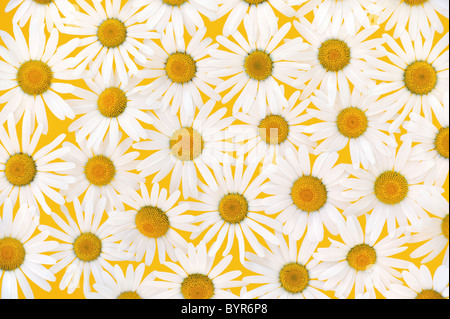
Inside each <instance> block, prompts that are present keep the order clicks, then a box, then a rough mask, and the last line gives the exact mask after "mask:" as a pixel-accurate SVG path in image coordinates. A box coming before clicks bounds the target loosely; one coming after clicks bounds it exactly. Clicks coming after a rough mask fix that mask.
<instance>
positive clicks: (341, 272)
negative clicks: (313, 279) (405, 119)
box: [313, 216, 411, 298]
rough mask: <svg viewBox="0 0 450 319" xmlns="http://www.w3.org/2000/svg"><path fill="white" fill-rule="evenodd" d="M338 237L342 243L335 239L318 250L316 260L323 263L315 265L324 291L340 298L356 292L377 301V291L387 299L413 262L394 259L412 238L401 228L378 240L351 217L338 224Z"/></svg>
mask: <svg viewBox="0 0 450 319" xmlns="http://www.w3.org/2000/svg"><path fill="white" fill-rule="evenodd" d="M339 235H340V237H341V238H342V240H343V242H339V241H335V240H332V242H331V245H330V246H329V247H326V248H317V253H315V254H313V257H314V259H317V260H318V261H321V263H320V264H319V265H317V266H316V268H315V269H316V272H317V274H318V279H319V280H324V281H325V283H324V285H323V289H324V290H333V291H334V293H335V295H336V297H337V298H347V297H348V296H349V295H350V292H351V291H352V290H353V289H354V294H355V296H358V295H363V294H364V293H365V292H368V293H369V296H370V298H376V292H375V290H377V291H378V292H379V293H381V294H382V295H383V296H386V289H387V288H388V287H389V285H390V284H391V283H400V280H399V279H397V278H400V277H401V274H400V272H399V271H398V270H397V269H395V268H399V269H406V268H407V267H408V265H409V264H411V262H409V261H407V260H404V259H400V258H395V257H392V256H393V255H396V254H399V253H400V252H402V251H404V250H405V249H406V248H407V247H406V246H404V244H405V243H406V242H407V241H408V239H409V235H408V234H406V235H403V233H402V231H400V229H397V230H395V231H394V232H393V233H391V235H392V236H387V237H384V238H381V239H379V237H378V236H376V237H372V236H367V228H366V229H365V230H364V231H363V229H362V228H361V225H360V223H359V221H358V219H357V218H356V217H354V216H349V217H348V218H347V221H346V223H345V224H341V225H339Z"/></svg>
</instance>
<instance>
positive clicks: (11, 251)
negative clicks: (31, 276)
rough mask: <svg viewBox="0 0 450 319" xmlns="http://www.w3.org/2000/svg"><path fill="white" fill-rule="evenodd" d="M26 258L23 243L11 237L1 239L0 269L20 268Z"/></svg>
mask: <svg viewBox="0 0 450 319" xmlns="http://www.w3.org/2000/svg"><path fill="white" fill-rule="evenodd" d="M24 260H25V248H24V247H23V244H22V243H21V242H20V241H19V240H17V239H15V238H11V237H7V238H2V239H0V270H5V271H8V270H14V269H16V268H19V267H20V265H22V263H23V261H24Z"/></svg>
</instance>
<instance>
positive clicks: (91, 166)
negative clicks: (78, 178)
mask: <svg viewBox="0 0 450 319" xmlns="http://www.w3.org/2000/svg"><path fill="white" fill-rule="evenodd" d="M84 174H85V175H86V179H87V180H88V181H89V183H91V184H93V185H95V186H105V185H107V184H109V183H110V182H111V181H112V179H113V178H114V175H115V174H116V168H115V166H114V163H113V162H112V161H111V160H110V159H109V158H107V157H106V156H104V155H95V156H94V157H91V158H90V159H89V160H88V161H87V163H86V165H85V166H84Z"/></svg>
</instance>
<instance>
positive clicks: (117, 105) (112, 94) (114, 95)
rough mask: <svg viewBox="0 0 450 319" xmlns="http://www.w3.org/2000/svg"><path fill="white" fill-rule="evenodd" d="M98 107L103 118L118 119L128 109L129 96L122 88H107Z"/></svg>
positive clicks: (98, 101)
mask: <svg viewBox="0 0 450 319" xmlns="http://www.w3.org/2000/svg"><path fill="white" fill-rule="evenodd" d="M97 107H98V110H99V111H100V113H101V114H102V115H103V116H105V117H117V116H119V115H120V114H122V113H123V111H125V108H126V107H127V96H126V95H125V92H124V91H122V90H121V89H120V88H116V87H111V88H107V89H105V90H104V91H103V92H102V93H101V94H100V95H99V97H98V100H97Z"/></svg>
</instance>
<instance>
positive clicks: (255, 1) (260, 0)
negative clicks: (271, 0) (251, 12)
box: [244, 0, 267, 5]
mask: <svg viewBox="0 0 450 319" xmlns="http://www.w3.org/2000/svg"><path fill="white" fill-rule="evenodd" d="M266 1H267V0H244V2H247V3H248V4H255V5H257V4H260V3H263V2H266Z"/></svg>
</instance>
